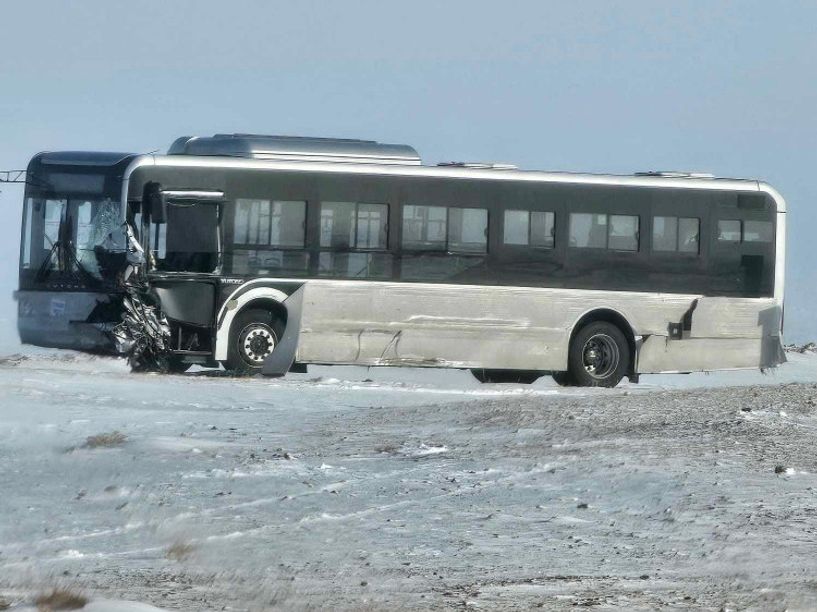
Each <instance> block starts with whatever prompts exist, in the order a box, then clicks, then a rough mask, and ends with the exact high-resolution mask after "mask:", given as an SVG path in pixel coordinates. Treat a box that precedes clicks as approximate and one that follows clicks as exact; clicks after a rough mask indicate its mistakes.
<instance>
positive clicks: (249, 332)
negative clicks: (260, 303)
mask: <svg viewBox="0 0 817 612" xmlns="http://www.w3.org/2000/svg"><path fill="white" fill-rule="evenodd" d="M283 331H284V326H283V324H282V323H281V322H280V321H279V320H278V319H276V318H275V315H273V313H272V312H270V311H269V310H262V309H250V310H245V311H243V312H240V313H238V315H237V316H236V318H235V319H234V320H233V323H232V325H231V326H230V344H229V346H228V347H227V362H226V364H225V367H226V368H227V369H228V370H230V371H231V372H233V373H235V374H239V375H253V374H260V373H261V368H262V367H263V365H264V358H265V357H266V356H267V355H269V354H270V353H272V351H274V350H275V347H276V346H278V339H279V338H280V337H281V335H282V334H283Z"/></svg>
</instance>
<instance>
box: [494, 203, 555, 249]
mask: <svg viewBox="0 0 817 612" xmlns="http://www.w3.org/2000/svg"><path fill="white" fill-rule="evenodd" d="M509 212H511V213H514V212H522V213H527V222H528V232H527V242H526V243H525V244H519V243H514V242H506V241H505V238H506V234H505V228H506V227H507V221H508V217H507V215H508V213H509ZM534 213H537V214H544V215H550V216H551V222H550V236H549V238H550V240H551V244H550V245H549V246H548V245H545V244H533V215H534ZM502 248H508V249H537V250H542V251H552V250H553V249H555V248H556V211H555V210H531V209H526V208H505V209H503V210H502Z"/></svg>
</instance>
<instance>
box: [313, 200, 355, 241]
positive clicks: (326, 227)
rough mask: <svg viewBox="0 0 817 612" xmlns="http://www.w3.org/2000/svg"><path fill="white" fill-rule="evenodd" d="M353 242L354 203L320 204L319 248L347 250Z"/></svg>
mask: <svg viewBox="0 0 817 612" xmlns="http://www.w3.org/2000/svg"><path fill="white" fill-rule="evenodd" d="M354 242H355V203H354V202H322V203H321V246H322V247H332V248H333V249H349V248H351V247H352V245H353V244H354Z"/></svg>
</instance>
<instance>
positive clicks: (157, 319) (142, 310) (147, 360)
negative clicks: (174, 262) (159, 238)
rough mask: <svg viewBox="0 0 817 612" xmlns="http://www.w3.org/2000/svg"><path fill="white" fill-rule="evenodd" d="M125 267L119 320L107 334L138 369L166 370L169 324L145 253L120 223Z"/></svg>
mask: <svg viewBox="0 0 817 612" xmlns="http://www.w3.org/2000/svg"><path fill="white" fill-rule="evenodd" d="M121 232H122V234H123V236H121V242H124V244H125V257H126V267H125V269H124V271H123V272H122V274H121V276H120V281H119V286H120V287H119V288H120V289H121V290H122V292H123V293H124V295H123V297H122V320H121V322H120V323H118V324H117V325H116V326H115V327H114V328H113V329H112V330H111V331H110V335H111V337H112V339H113V341H114V343H115V344H116V348H117V352H119V353H120V354H123V355H127V359H128V364H129V365H130V366H131V368H132V369H133V370H134V371H138V372H150V371H158V372H167V371H168V369H169V364H170V359H171V355H172V352H171V349H170V326H169V325H168V322H167V318H166V317H165V315H164V314H163V313H162V311H161V310H160V309H159V305H158V301H157V300H156V297H155V296H154V295H153V293H152V291H151V288H150V285H149V283H148V282H147V279H146V274H145V263H146V259H145V252H144V249H142V246H141V245H140V244H139V241H138V240H137V239H136V236H135V235H134V233H133V231H132V229H131V228H130V226H129V225H128V224H127V223H125V224H124V225H123V226H122V229H121Z"/></svg>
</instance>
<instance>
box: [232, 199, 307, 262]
mask: <svg viewBox="0 0 817 612" xmlns="http://www.w3.org/2000/svg"><path fill="white" fill-rule="evenodd" d="M241 200H244V201H248V202H267V203H269V205H270V209H269V222H268V227H267V236H268V237H269V240H271V239H272V220H273V218H274V217H275V215H274V214H273V210H274V204H275V202H286V203H299V204H303V220H302V221H301V233H302V236H301V244H300V246H293V245H276V244H270V243H269V242H261V243H253V242H237V241H236V238H237V235H236V232H237V225H236V219H237V218H238V207H239V204H238V203H239V201H241ZM232 202H233V206H234V211H233V215H232V217H233V218H232V220H231V224H232V227H230V228H229V229H230V230H231V232H230V234H231V236H230V249H238V250H243V251H306V250H308V244H307V228H308V225H309V207H310V203H309V200H308V199H306V198H305V199H303V200H280V199H273V198H269V199H267V198H264V197H260V198H235V199H233V201H232ZM260 217H261V215H259V218H260ZM225 229H227V228H225ZM245 229H246V232H247V237H249V230H250V226H249V218H248V224H247V226H246V228H245Z"/></svg>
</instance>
